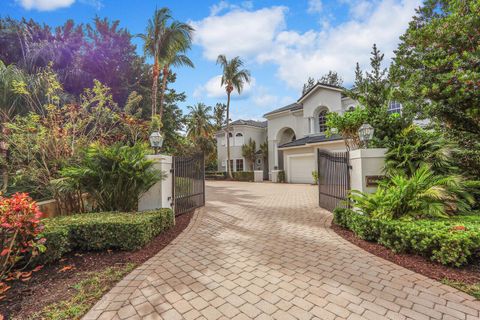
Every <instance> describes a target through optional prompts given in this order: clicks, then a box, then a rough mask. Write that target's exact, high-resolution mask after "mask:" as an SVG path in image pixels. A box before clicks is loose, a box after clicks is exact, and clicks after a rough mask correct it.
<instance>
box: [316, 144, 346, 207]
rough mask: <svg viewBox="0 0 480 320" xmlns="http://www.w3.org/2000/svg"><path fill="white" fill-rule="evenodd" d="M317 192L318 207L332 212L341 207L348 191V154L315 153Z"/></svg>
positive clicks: (320, 150) (322, 151)
mask: <svg viewBox="0 0 480 320" xmlns="http://www.w3.org/2000/svg"><path fill="white" fill-rule="evenodd" d="M317 162H318V163H317V164H318V167H317V171H318V192H319V197H318V198H319V205H320V207H322V208H324V209H327V210H329V211H333V210H334V209H335V208H336V207H337V206H338V205H343V201H344V200H346V199H347V195H348V191H349V190H350V165H349V155H348V152H335V153H332V152H329V151H327V150H322V149H319V150H318V151H317Z"/></svg>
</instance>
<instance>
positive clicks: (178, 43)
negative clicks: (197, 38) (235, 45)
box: [159, 21, 194, 119]
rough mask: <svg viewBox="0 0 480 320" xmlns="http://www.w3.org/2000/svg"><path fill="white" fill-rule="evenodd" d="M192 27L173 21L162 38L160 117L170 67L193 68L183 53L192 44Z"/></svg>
mask: <svg viewBox="0 0 480 320" xmlns="http://www.w3.org/2000/svg"><path fill="white" fill-rule="evenodd" d="M193 31H194V29H193V28H192V27H191V26H190V25H188V24H186V23H182V22H178V21H174V22H172V24H171V25H170V26H169V27H168V28H167V29H166V31H165V36H164V38H163V40H162V42H163V44H164V48H163V50H162V52H161V54H160V57H159V58H160V63H161V65H162V66H163V69H162V76H163V79H162V87H161V88H160V112H159V116H160V119H161V118H162V115H163V104H164V98H165V90H166V89H167V80H168V76H169V74H170V67H171V66H174V67H181V66H187V67H190V68H194V65H193V62H192V61H191V60H190V59H189V58H188V57H187V56H186V55H185V52H186V51H187V50H188V49H190V47H191V45H192V34H193Z"/></svg>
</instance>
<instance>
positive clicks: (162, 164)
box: [138, 154, 173, 211]
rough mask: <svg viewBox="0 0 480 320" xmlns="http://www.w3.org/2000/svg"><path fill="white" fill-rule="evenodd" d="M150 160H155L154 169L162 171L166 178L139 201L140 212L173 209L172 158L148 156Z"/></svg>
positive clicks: (159, 155)
mask: <svg viewBox="0 0 480 320" xmlns="http://www.w3.org/2000/svg"><path fill="white" fill-rule="evenodd" d="M146 157H147V159H148V160H153V167H154V168H155V169H157V170H160V171H162V173H163V174H164V175H166V178H165V179H163V180H161V181H158V182H157V183H156V184H154V185H153V186H152V187H151V188H150V189H149V190H148V191H147V192H146V193H144V194H143V195H142V196H141V197H140V199H139V201H138V211H146V210H155V209H160V208H170V209H171V208H172V205H171V203H172V196H173V189H172V188H173V181H172V179H173V177H172V172H171V169H172V165H173V162H172V160H173V159H172V157H171V156H166V155H162V154H158V155H147V156H146Z"/></svg>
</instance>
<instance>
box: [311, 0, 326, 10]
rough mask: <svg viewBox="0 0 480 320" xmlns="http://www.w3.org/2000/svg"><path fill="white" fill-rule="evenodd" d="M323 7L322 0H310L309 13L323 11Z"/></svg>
mask: <svg viewBox="0 0 480 320" xmlns="http://www.w3.org/2000/svg"><path fill="white" fill-rule="evenodd" d="M322 9H323V4H322V0H308V9H307V12H308V13H320V12H322Z"/></svg>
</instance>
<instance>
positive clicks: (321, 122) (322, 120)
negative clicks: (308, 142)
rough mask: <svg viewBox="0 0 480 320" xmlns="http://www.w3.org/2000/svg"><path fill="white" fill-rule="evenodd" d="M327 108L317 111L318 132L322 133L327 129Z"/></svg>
mask: <svg viewBox="0 0 480 320" xmlns="http://www.w3.org/2000/svg"><path fill="white" fill-rule="evenodd" d="M327 112H328V111H327V110H322V111H320V112H319V113H318V132H319V133H324V132H325V131H327Z"/></svg>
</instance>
